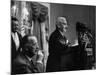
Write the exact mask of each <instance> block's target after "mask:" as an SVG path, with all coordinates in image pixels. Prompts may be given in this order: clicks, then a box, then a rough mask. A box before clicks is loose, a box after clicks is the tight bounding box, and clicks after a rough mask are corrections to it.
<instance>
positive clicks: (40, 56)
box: [37, 50, 44, 63]
mask: <svg viewBox="0 0 100 75" xmlns="http://www.w3.org/2000/svg"><path fill="white" fill-rule="evenodd" d="M43 58H44V55H43V53H42V51H41V50H39V51H38V54H37V62H38V63H42V60H43Z"/></svg>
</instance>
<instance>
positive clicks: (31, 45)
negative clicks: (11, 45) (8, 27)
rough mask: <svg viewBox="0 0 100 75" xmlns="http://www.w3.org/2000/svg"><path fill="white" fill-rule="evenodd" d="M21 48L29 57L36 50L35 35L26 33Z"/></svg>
mask: <svg viewBox="0 0 100 75" xmlns="http://www.w3.org/2000/svg"><path fill="white" fill-rule="evenodd" d="M22 43H23V45H22V49H23V52H25V53H26V54H27V55H28V56H29V57H32V56H33V55H34V54H35V53H36V51H37V50H38V48H39V47H38V41H37V38H36V37H35V36H32V35H26V36H25V37H23V40H22Z"/></svg>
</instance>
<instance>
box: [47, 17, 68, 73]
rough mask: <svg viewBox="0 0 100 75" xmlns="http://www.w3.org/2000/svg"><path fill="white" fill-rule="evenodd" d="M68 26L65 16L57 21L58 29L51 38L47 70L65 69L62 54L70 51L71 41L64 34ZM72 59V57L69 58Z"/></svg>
mask: <svg viewBox="0 0 100 75" xmlns="http://www.w3.org/2000/svg"><path fill="white" fill-rule="evenodd" d="M67 28H68V24H67V20H66V18H65V17H58V18H57V21H56V30H55V31H54V32H53V33H52V34H51V36H50V39H49V57H48V61H47V69H46V71H47V72H56V71H61V70H63V64H62V62H61V61H62V58H61V57H62V55H63V54H64V53H66V52H67V53H68V52H69V51H67V48H68V45H69V42H68V40H67V38H66V37H65V36H64V32H66V30H67ZM68 59H70V58H68Z"/></svg>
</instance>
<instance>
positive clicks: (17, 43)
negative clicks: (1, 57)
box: [11, 17, 22, 60]
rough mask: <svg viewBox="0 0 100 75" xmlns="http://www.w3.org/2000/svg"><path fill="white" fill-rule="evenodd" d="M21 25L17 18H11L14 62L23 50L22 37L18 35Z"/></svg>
mask: <svg viewBox="0 0 100 75" xmlns="http://www.w3.org/2000/svg"><path fill="white" fill-rule="evenodd" d="M18 30H19V23H18V19H17V18H16V17H12V18H11V59H12V60H13V59H14V58H15V57H16V55H17V53H18V52H19V51H20V49H21V42H22V36H21V34H19V33H18Z"/></svg>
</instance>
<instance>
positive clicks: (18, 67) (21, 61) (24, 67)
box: [12, 53, 43, 74]
mask: <svg viewBox="0 0 100 75" xmlns="http://www.w3.org/2000/svg"><path fill="white" fill-rule="evenodd" d="M34 59H35V58H34ZM32 61H34V62H36V61H35V60H32ZM32 61H29V59H28V58H27V57H26V56H25V55H24V54H22V53H20V54H19V55H18V56H17V57H16V59H14V61H13V63H12V74H28V73H39V72H43V64H41V63H34V62H32Z"/></svg>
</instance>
